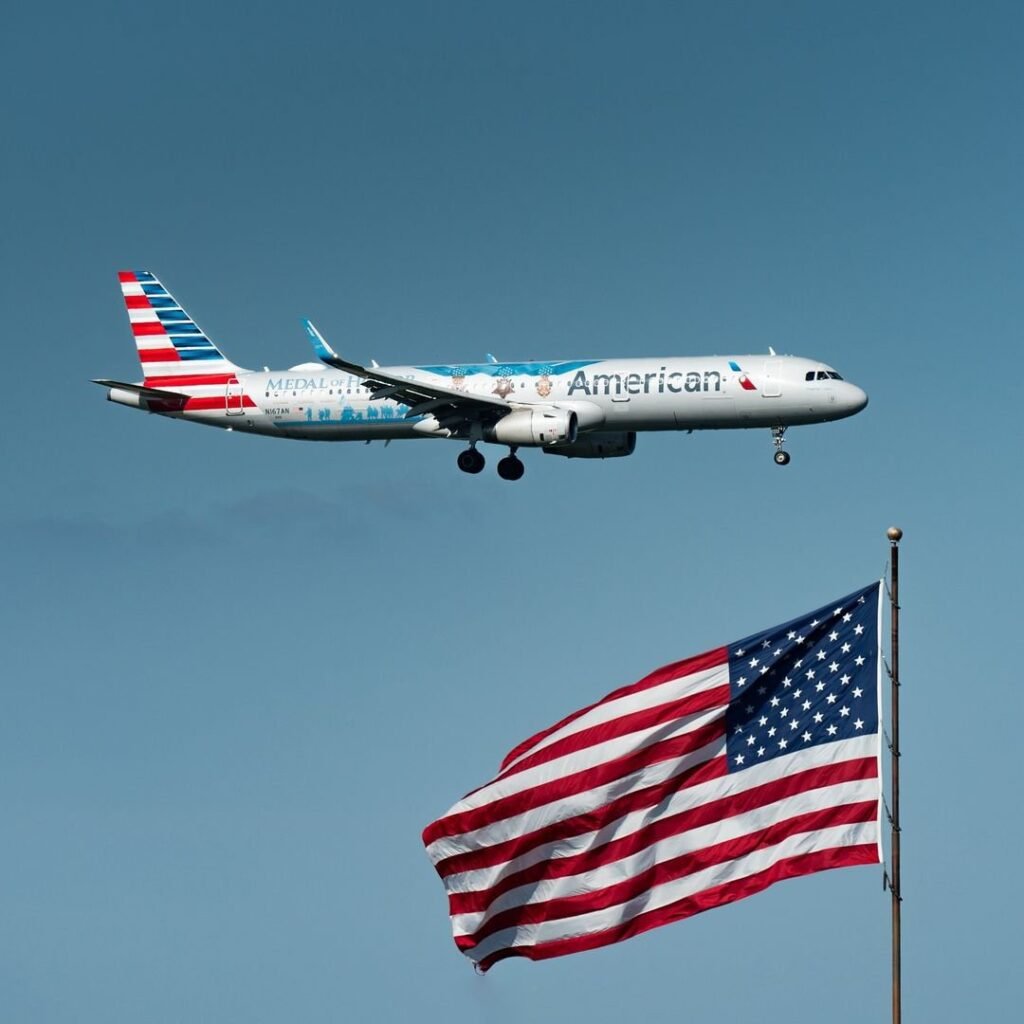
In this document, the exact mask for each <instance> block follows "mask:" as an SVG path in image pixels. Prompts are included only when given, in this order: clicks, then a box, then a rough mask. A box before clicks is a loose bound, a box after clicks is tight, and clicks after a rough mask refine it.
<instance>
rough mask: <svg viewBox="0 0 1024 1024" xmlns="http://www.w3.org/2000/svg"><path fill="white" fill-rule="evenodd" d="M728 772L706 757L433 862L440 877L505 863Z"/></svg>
mask: <svg viewBox="0 0 1024 1024" xmlns="http://www.w3.org/2000/svg"><path fill="white" fill-rule="evenodd" d="M728 773H729V769H728V765H727V764H726V760H725V758H724V757H714V758H712V759H711V760H709V761H702V762H700V763H699V764H696V765H693V766H692V767H689V768H687V769H686V770H685V771H681V772H679V773H678V774H676V775H672V776H670V777H669V778H667V779H665V780H663V781H662V782H659V783H656V784H655V785H653V786H646V787H645V788H643V789H638V790H634V791H632V792H629V793H625V794H623V795H622V796H620V797H618V798H617V799H616V800H613V801H611V802H610V803H607V804H605V805H604V806H603V807H598V808H596V809H595V810H593V811H586V812H584V813H582V814H577V815H574V816H573V817H571V818H563V819H562V820H561V821H556V822H553V823H552V824H550V825H547V826H545V827H544V828H540V829H537V830H536V831H534V832H528V833H525V834H523V835H518V836H515V837H514V838H512V839H508V840H506V841H505V842H503V843H495V844H494V845H493V846H486V847H483V848H482V849H480V850H469V851H467V852H466V853H457V854H454V855H453V856H451V857H446V858H445V859H444V860H440V861H438V862H437V863H436V864H435V865H434V866H435V868H436V869H437V872H438V874H439V875H440V876H441V877H442V878H447V877H448V876H449V875H458V874H462V872H464V871H474V870H476V869H478V868H489V867H494V866H495V865H497V864H504V863H506V862H508V861H510V860H515V859H516V858H517V857H522V856H523V855H524V854H526V853H528V852H529V851H530V850H532V849H534V848H536V847H538V846H543V845H545V844H548V843H556V842H558V841H559V840H562V839H571V838H572V837H573V836H578V835H583V834H585V833H587V832H596V831H597V830H598V829H599V828H601V827H602V826H603V825H605V824H607V822H609V821H617V820H618V819H619V818H622V817H624V816H625V815H627V814H629V813H631V812H632V811H639V810H643V809H644V808H646V807H654V806H656V805H657V804H658V803H660V802H661V801H662V800H664V799H665V798H666V797H667V796H669V795H671V794H672V793H675V792H678V791H679V790H682V789H686V788H688V787H690V786H699V785H700V784H701V783H704V782H711V781H712V780H713V779H720V778H722V777H723V776H725V775H727V774H728Z"/></svg>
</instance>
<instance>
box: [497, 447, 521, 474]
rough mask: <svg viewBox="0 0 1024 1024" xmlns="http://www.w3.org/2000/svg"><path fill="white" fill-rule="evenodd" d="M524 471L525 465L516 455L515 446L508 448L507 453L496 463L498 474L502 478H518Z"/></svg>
mask: <svg viewBox="0 0 1024 1024" xmlns="http://www.w3.org/2000/svg"><path fill="white" fill-rule="evenodd" d="M525 472H526V467H525V466H524V465H523V462H522V460H521V459H520V458H519V456H517V455H516V450H515V448H510V449H509V452H508V455H506V456H505V458H503V459H502V460H501V462H499V463H498V476H500V477H501V479H502V480H519V479H520V478H521V477H522V475H523V473H525Z"/></svg>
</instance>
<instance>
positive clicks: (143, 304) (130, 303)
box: [124, 295, 149, 309]
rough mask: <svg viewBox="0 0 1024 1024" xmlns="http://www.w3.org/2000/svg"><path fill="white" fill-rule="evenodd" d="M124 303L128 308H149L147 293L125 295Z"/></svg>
mask: <svg viewBox="0 0 1024 1024" xmlns="http://www.w3.org/2000/svg"><path fill="white" fill-rule="evenodd" d="M124 304H125V306H126V307H127V308H128V309H149V296H148V295H126V296H125V297H124Z"/></svg>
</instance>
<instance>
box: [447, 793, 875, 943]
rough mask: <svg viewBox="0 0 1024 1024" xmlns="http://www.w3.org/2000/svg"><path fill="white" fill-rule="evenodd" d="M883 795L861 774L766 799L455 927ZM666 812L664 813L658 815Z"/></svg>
mask: <svg viewBox="0 0 1024 1024" xmlns="http://www.w3.org/2000/svg"><path fill="white" fill-rule="evenodd" d="M877 798H878V780H877V779H860V780H857V781H854V782H842V783H839V784H837V785H835V786H826V787H822V788H820V789H816V790H809V791H808V792H805V793H798V794H796V795H794V796H790V797H786V798H784V799H782V800H776V801H775V802H773V803H770V804H764V805H763V806H761V807H757V808H755V809H753V810H751V811H747V812H745V813H743V814H737V815H734V816H733V817H730V818H723V819H721V820H720V821H716V822H712V823H711V824H708V825H703V826H700V827H698V828H694V829H690V830H689V831H687V832H681V833H679V834H678V835H673V836H666V837H665V838H664V839H661V840H658V841H656V842H652V843H651V844H650V845H649V846H646V847H644V848H643V849H642V850H638V851H636V852H635V853H633V854H631V855H630V856H628V857H623V858H621V859H619V860H617V861H614V862H612V863H609V864H603V865H601V866H600V867H597V868H594V869H592V870H590V871H584V872H580V873H579V874H575V875H566V876H563V877H559V878H549V879H545V880H543V881H538V882H532V883H530V884H529V885H524V886H521V887H520V888H518V889H510V890H509V891H508V892H505V893H502V894H501V895H500V896H499V897H497V899H495V900H494V901H493V902H492V903H491V904H490V905H489V906H488V907H487V909H486V910H482V911H478V912H474V913H467V914H454V915H452V928H453V931H454V933H455V934H456V935H472V934H473V933H474V932H475V931H477V930H478V929H479V928H480V927H481V925H483V924H484V923H485V922H486V921H488V920H490V918H492V917H493V916H494V915H495V914H497V913H500V912H501V911H503V910H508V909H510V908H512V907H522V906H532V905H534V904H537V903H546V902H548V901H549V900H556V899H560V898H562V897H566V896H575V895H577V894H580V893H594V892H599V891H600V890H602V889H606V888H608V887H609V886H613V885H617V884H619V883H620V882H625V881H627V880H628V879H630V878H635V877H636V876H637V875H640V874H642V873H643V872H644V871H647V870H648V869H649V868H651V867H653V866H654V865H655V864H662V863H664V862H665V861H669V860H673V859H675V858H676V857H680V856H682V855H684V854H688V853H689V854H692V853H696V852H697V851H699V850H703V849H706V848H707V847H709V846H715V845H717V844H719V843H727V842H730V841H732V840H734V839H739V838H741V837H743V836H746V835H750V834H751V833H753V832H758V831H760V830H761V829H765V828H767V827H768V826H770V825H773V824H776V823H778V822H781V821H785V820H787V819H789V818H794V817H796V816H797V815H801V814H808V813H811V812H813V811H820V810H824V809H826V808H833V807H843V806H846V805H849V804H856V803H862V802H863V801H865V800H875V799H877ZM664 817H665V816H662V815H660V814H659V820H664Z"/></svg>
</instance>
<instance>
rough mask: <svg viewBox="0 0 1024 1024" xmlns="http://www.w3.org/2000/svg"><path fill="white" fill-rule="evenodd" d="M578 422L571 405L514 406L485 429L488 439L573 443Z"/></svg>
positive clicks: (501, 441)
mask: <svg viewBox="0 0 1024 1024" xmlns="http://www.w3.org/2000/svg"><path fill="white" fill-rule="evenodd" d="M578 425H579V419H578V417H577V415H576V413H575V412H573V411H572V410H570V409H554V408H537V409H516V410H515V411H514V412H510V413H509V414H508V415H507V416H502V418H501V419H500V420H498V422H497V423H495V424H494V426H493V427H492V428H491V429H490V431H488V433H487V440H488V441H496V442H497V443H498V444H514V445H531V446H534V447H538V446H546V445H551V444H559V443H563V444H572V442H573V441H575V440H576V433H577V430H578V429H579V426H578Z"/></svg>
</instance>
